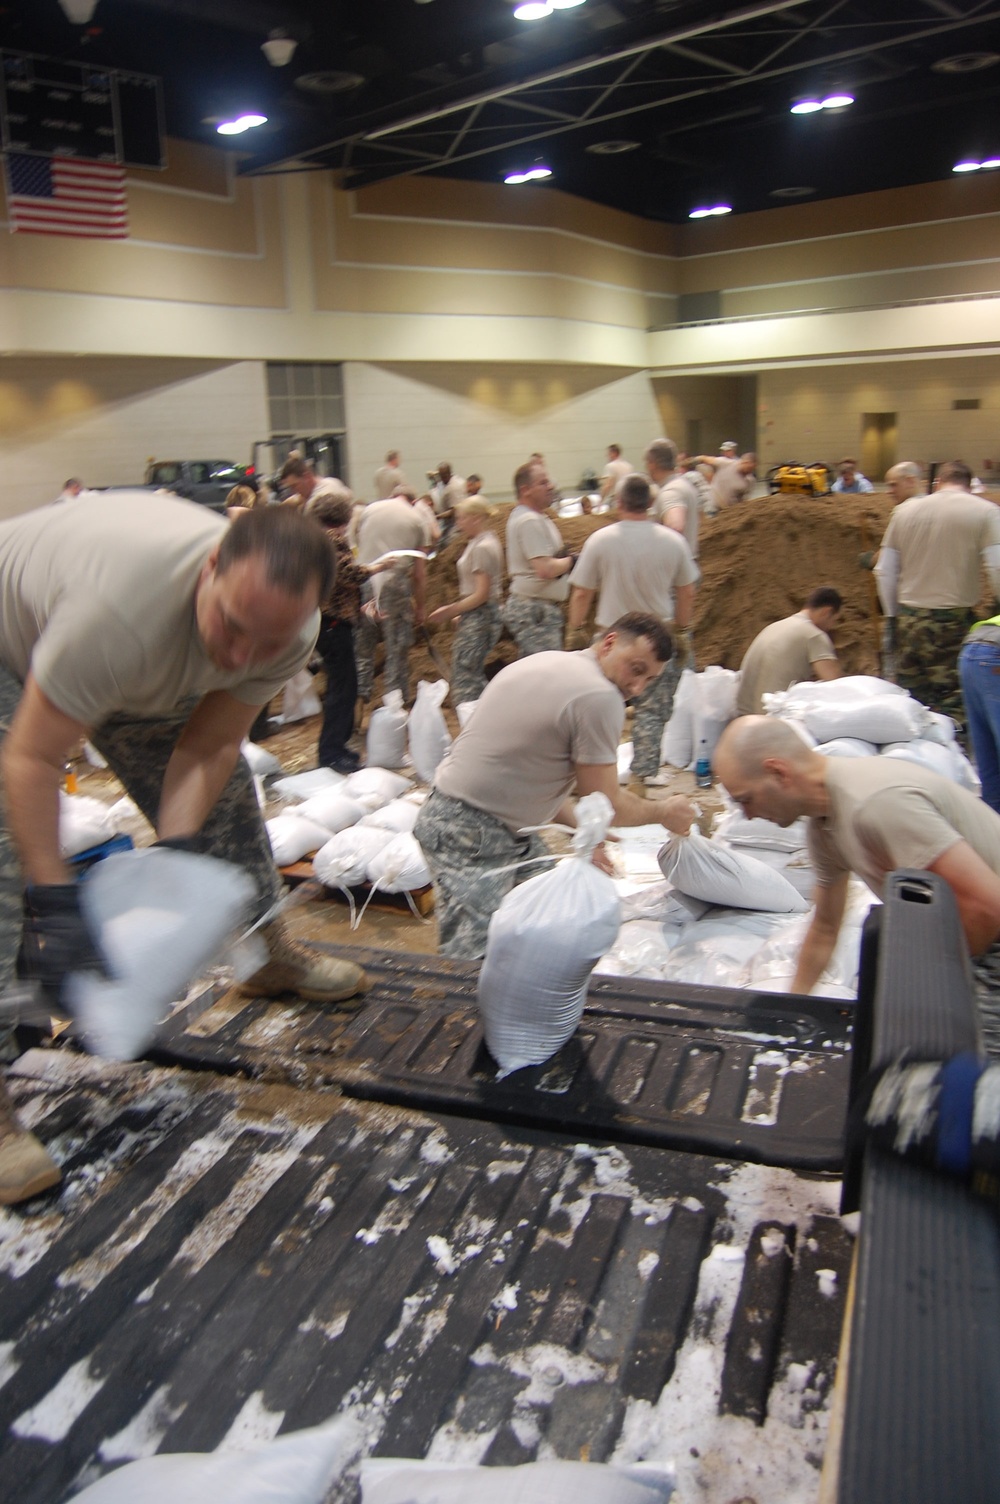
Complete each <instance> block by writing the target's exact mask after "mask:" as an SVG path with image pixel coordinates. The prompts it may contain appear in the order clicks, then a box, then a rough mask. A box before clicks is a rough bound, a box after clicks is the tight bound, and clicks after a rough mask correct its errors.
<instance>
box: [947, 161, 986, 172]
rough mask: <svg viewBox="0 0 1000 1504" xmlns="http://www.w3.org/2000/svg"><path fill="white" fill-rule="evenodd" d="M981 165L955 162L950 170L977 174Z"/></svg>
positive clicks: (980, 163)
mask: <svg viewBox="0 0 1000 1504" xmlns="http://www.w3.org/2000/svg"><path fill="white" fill-rule="evenodd" d="M982 165H983V164H982V162H956V163H955V165H954V167H953V168H952V169H951V170H952V172H978V171H979V169H980V168H981V167H982Z"/></svg>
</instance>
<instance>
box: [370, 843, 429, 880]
mask: <svg viewBox="0 0 1000 1504" xmlns="http://www.w3.org/2000/svg"><path fill="white" fill-rule="evenodd" d="M430 880H431V874H430V871H429V870H428V867H427V863H426V862H425V861H424V854H423V852H422V851H421V849H420V843H419V842H418V841H417V839H416V837H415V836H411V835H406V834H403V835H396V836H393V837H392V839H391V840H390V841H388V842H387V843H386V845H385V846H383V847H382V849H381V851H376V853H375V855H374V856H373V857H372V858H371V860H370V861H369V863H368V881H369V882H370V883H373V884H374V885H375V886H376V887H377V888H378V889H379V891H380V892H381V893H412V892H413V891H414V889H416V888H426V887H427V884H428V883H429V882H430Z"/></svg>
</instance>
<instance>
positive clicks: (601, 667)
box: [413, 612, 695, 956]
mask: <svg viewBox="0 0 1000 1504" xmlns="http://www.w3.org/2000/svg"><path fill="white" fill-rule="evenodd" d="M672 651H673V648H672V643H671V641H670V633H669V632H668V631H667V629H666V627H665V626H664V625H663V623H662V622H661V621H660V620H658V618H656V617H654V616H647V615H644V614H642V613H640V612H634V613H631V614H630V615H627V616H624V617H622V618H621V620H620V621H617V622H615V623H614V625H613V626H612V627H611V628H610V630H609V631H607V632H606V633H605V634H604V636H603V637H602V638H601V640H600V642H598V643H596V644H595V645H594V646H593V647H591V648H587V649H585V650H584V651H583V652H581V653H563V652H547V653H533V654H531V655H530V656H529V657H528V658H525V659H522V660H521V661H520V662H518V663H512V664H509V665H508V667H507V668H505V669H503V670H501V672H500V673H499V674H498V675H497V676H496V678H495V679H493V680H491V682H490V683H489V684H487V686H486V688H485V690H484V691H483V694H482V696H481V697H480V699H479V701H478V702H477V705H476V709H475V711H474V712H473V714H472V716H471V717H470V718H469V721H468V723H467V725H466V727H465V729H464V731H463V732H462V734H461V735H460V736H459V738H458V740H457V741H456V742H455V744H454V746H453V747H452V749H451V751H450V752H449V753H448V755H447V757H446V758H445V759H444V761H443V762H442V763H441V765H440V766H439V768H438V770H437V773H436V775H435V778H434V788H433V789H432V791H431V794H430V797H429V798H428V800H427V802H426V804H425V805H424V806H423V808H422V809H421V811H420V815H419V816H418V819H417V823H416V825H415V827H414V831H413V834H414V835H415V836H416V838H417V840H418V841H419V842H420V846H421V849H422V850H423V853H424V856H425V857H426V859H427V865H428V866H429V867H430V870H431V875H432V877H433V879H434V894H435V914H436V916H437V921H438V936H439V943H440V949H441V952H442V954H443V955H446V956H481V955H482V954H483V953H484V951H485V949H486V934H487V930H488V928H489V922H490V918H491V916H492V915H493V913H494V912H495V911H496V909H498V908H499V906H500V904H501V902H502V900H503V898H504V896H505V895H506V894H507V893H509V892H510V890H511V888H513V887H514V886H515V884H517V883H520V882H523V881H524V880H525V878H527V877H533V876H536V875H537V872H538V870H539V869H538V868H537V866H535V865H534V864H533V863H534V859H537V858H538V857H540V856H542V855H543V854H544V852H545V847H544V846H543V845H542V843H541V841H540V840H539V839H538V837H537V836H536V835H528V834H525V835H519V834H518V832H519V831H521V830H523V829H524V828H525V827H526V826H531V825H544V824H547V823H548V822H550V821H553V820H557V821H559V822H560V823H561V824H566V825H575V824H576V817H575V815H574V813H573V803H572V801H571V800H570V799H569V797H568V796H569V794H570V792H571V791H573V792H574V793H575V794H576V796H577V797H578V798H582V797H583V795H585V794H593V793H596V792H600V793H602V794H605V795H606V796H607V798H608V799H609V800H610V801H611V804H612V805H613V806H614V811H615V824H616V825H645V824H651V823H656V822H657V821H658V822H660V823H661V824H663V825H664V826H665V827H666V829H668V830H674V831H686V830H688V829H689V828H690V825H691V821H692V820H693V819H694V814H695V811H694V808H693V806H692V805H691V804H690V803H689V802H688V800H687V799H686V798H684V797H683V795H672V796H670V797H668V798H666V799H659V800H654V801H649V800H645V799H639V798H637V797H636V796H635V795H634V794H630V793H629V792H628V791H627V790H626V789H622V788H621V787H620V786H619V783H618V769H617V757H618V742H619V739H620V737H621V731H622V726H623V724H624V720H625V700H626V699H627V698H631V697H633V696H635V695H639V694H641V693H642V692H643V690H644V689H645V688H646V687H647V686H648V685H649V684H651V683H652V682H653V681H654V680H655V679H656V677H657V675H658V674H660V673H661V672H662V671H663V667H664V664H665V663H668V662H669V661H670V657H671V654H672ZM599 850H600V849H599ZM595 860H597V861H598V865H603V861H604V859H603V854H602V855H601V856H599V857H595ZM526 862H527V863H528V865H524V864H525V863H526ZM514 864H519V865H516V866H515V870H510V869H511V868H512V866H514Z"/></svg>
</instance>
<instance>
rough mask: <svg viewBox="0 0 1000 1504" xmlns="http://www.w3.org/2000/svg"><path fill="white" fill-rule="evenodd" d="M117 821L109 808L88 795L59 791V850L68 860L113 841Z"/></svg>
mask: <svg viewBox="0 0 1000 1504" xmlns="http://www.w3.org/2000/svg"><path fill="white" fill-rule="evenodd" d="M114 834H115V822H114V819H113V818H112V815H111V810H110V808H109V806H108V805H106V804H102V803H101V801H100V800H99V799H90V798H88V797H87V796H86V795H85V794H66V793H63V791H62V790H61V789H60V791H59V850H60V852H61V853H62V855H63V856H65V857H70V856H79V854H80V852H81V851H89V850H90V848H91V846H100V845H101V843H102V841H110V839H111V837H112V836H113V835H114Z"/></svg>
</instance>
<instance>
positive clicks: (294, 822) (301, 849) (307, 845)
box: [265, 813, 330, 867]
mask: <svg viewBox="0 0 1000 1504" xmlns="http://www.w3.org/2000/svg"><path fill="white" fill-rule="evenodd" d="M265 826H266V828H267V839H268V840H269V841H270V843H271V855H272V856H273V857H274V860H275V863H276V864H277V866H279V867H290V866H291V864H292V863H293V862H300V861H301V860H302V858H303V857H304V856H308V855H309V853H310V851H318V850H319V848H320V847H321V846H325V845H326V843H327V841H328V840H329V839H330V832H329V831H328V830H327V828H326V826H325V825H320V824H318V822H317V821H315V820H307V819H306V818H305V817H304V816H303V815H300V814H297V813H296V814H294V815H275V817H274V819H273V820H267V821H265Z"/></svg>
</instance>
